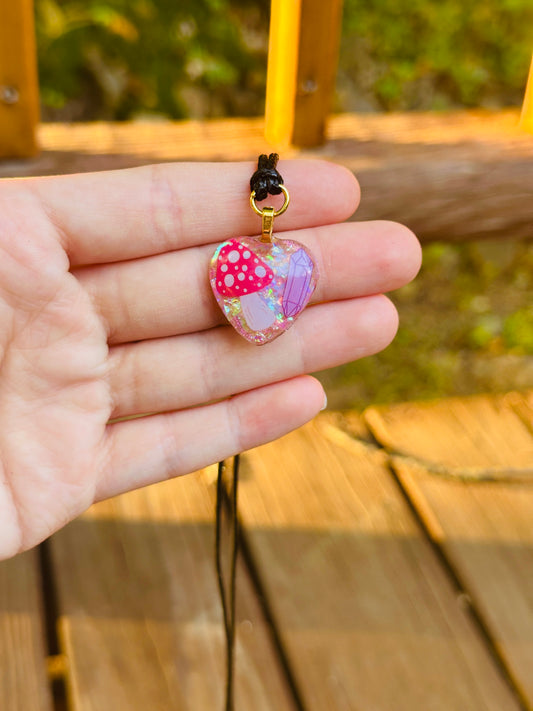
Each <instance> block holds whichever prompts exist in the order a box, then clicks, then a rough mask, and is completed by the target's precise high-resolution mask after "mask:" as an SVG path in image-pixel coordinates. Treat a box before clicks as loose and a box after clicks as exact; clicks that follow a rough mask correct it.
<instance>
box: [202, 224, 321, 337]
mask: <svg viewBox="0 0 533 711" xmlns="http://www.w3.org/2000/svg"><path fill="white" fill-rule="evenodd" d="M209 280H210V282H211V288H212V289H213V293H214V295H215V298H216V300H217V302H218V304H219V306H220V308H221V309H222V311H223V313H224V315H225V316H226V318H227V319H228V321H229V322H230V323H231V325H232V326H233V328H235V330H236V331H237V332H238V333H240V334H241V336H243V337H244V338H246V339H247V340H248V341H250V342H251V343H256V344H258V345H262V344H264V343H268V342H270V341H273V340H274V339H275V338H277V337H278V336H279V335H281V334H282V333H283V332H284V331H286V330H287V329H288V328H290V327H291V326H292V324H293V323H294V321H295V320H296V319H297V318H298V316H299V315H300V314H301V312H302V311H303V309H304V308H305V306H306V305H307V303H308V301H309V299H310V298H311V295H312V293H313V291H314V290H315V287H316V283H317V280H318V271H317V267H316V264H315V262H314V260H313V258H312V257H311V255H310V254H309V252H308V251H307V249H306V248H305V247H304V246H303V245H302V244H300V243H299V242H296V241H294V240H289V239H277V238H276V237H272V238H271V241H268V242H265V241H261V240H260V239H258V238H257V237H239V238H236V239H230V240H227V241H226V242H223V243H222V244H219V245H218V247H217V249H216V251H215V253H214V255H213V257H212V259H211V263H210V267H209Z"/></svg>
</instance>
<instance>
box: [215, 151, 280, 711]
mask: <svg viewBox="0 0 533 711" xmlns="http://www.w3.org/2000/svg"><path fill="white" fill-rule="evenodd" d="M278 160H279V155H278V154H277V153H271V154H270V155H268V156H267V155H265V154H262V155H260V156H259V159H258V161H257V170H256V171H255V173H254V174H253V175H252V177H251V178H250V188H251V190H252V192H255V198H256V200H258V201H261V200H264V199H265V198H266V197H267V195H269V194H270V195H279V194H280V193H281V188H280V187H279V186H280V185H282V184H283V178H282V177H281V175H280V174H279V173H278V171H277V170H276V166H277V164H278ZM225 467H226V464H225V462H219V464H218V477H217V498H216V514H215V559H216V569H217V580H218V589H219V592H220V601H221V603H222V614H223V618H224V632H225V636H226V705H225V711H233V706H234V667H235V661H234V658H235V610H236V589H235V582H236V575H237V553H238V549H239V523H238V519H237V488H238V484H239V455H237V456H236V457H234V458H233V470H232V489H231V495H230V496H228V493H227V492H226V491H225V489H224V471H225ZM224 501H227V502H228V504H229V522H230V533H229V535H230V537H231V540H230V570H229V582H228V584H227V585H226V583H225V581H224V573H223V570H222V509H223V506H224Z"/></svg>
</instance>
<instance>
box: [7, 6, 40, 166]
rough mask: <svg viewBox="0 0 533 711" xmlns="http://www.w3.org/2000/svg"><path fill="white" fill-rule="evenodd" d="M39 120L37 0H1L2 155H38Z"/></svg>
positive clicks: (12, 156) (9, 156)
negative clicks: (36, 33) (35, 13)
mask: <svg viewBox="0 0 533 711" xmlns="http://www.w3.org/2000/svg"><path fill="white" fill-rule="evenodd" d="M38 121H39V91H38V80H37V60H36V47H35V28H34V20H33V0H0V158H6V157H8V158H15V157H26V156H31V155H34V154H35V153H36V152H37V142H36V128H37V123H38Z"/></svg>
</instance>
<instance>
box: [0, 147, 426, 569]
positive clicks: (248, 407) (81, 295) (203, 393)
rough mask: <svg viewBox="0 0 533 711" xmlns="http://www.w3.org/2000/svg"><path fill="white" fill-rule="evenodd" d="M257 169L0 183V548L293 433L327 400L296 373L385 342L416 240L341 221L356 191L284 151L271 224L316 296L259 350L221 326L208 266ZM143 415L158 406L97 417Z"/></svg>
mask: <svg viewBox="0 0 533 711" xmlns="http://www.w3.org/2000/svg"><path fill="white" fill-rule="evenodd" d="M251 172H253V166H252V165H251V164H247V163H241V164H237V163H235V164H199V163H197V164H174V165H159V166H151V167H145V168H137V169H133V170H124V171H116V172H108V173H100V174H97V173H96V174H87V175H79V176H64V177H57V178H35V179H30V180H13V181H11V180H7V181H2V182H1V183H0V250H1V252H2V256H1V259H0V314H1V316H0V318H1V323H2V333H1V335H0V364H1V367H0V467H1V468H0V482H1V487H0V557H2V558H6V557H9V556H11V555H14V554H15V553H17V552H19V551H22V550H25V549H27V548H30V547H31V546H34V545H35V544H37V543H39V542H40V541H42V540H43V539H44V538H46V537H47V536H48V535H50V534H51V533H52V532H53V531H55V530H57V529H58V528H60V527H61V526H62V525H64V524H65V523H67V522H68V521H69V520H71V519H72V518H74V517H75V516H77V515H78V514H79V513H81V512H82V511H84V510H85V509H86V508H87V507H88V506H89V505H90V504H91V503H93V502H94V501H96V500H99V499H103V498H106V497H109V496H112V495H114V494H117V493H120V492H123V491H126V490H129V489H134V488H136V487H140V486H144V485H146V484H150V483H152V482H155V481H159V480H162V479H166V478H168V477H172V476H176V475H179V474H184V473H187V472H191V471H194V470H196V469H198V468H201V467H203V466H205V465H207V464H209V463H212V462H216V461H218V460H220V459H223V458H225V457H228V456H230V455H232V454H235V453H237V452H240V451H243V450H246V449H249V448H251V447H254V446H256V445H259V444H262V443H264V442H267V441H269V440H272V439H275V438H276V437H279V436H281V435H283V434H285V433H287V432H288V431H290V430H292V429H294V428H296V427H298V426H300V425H301V424H303V423H304V422H306V421H308V420H310V419H311V418H312V417H313V416H314V415H315V414H316V413H317V412H318V411H319V410H320V409H321V407H322V405H323V401H324V393H323V390H322V386H321V385H320V383H319V382H318V381H317V380H315V379H314V378H311V377H309V376H306V375H303V374H304V373H308V372H313V371H316V370H320V369H324V368H328V367H332V366H335V365H338V364H340V363H345V362H348V361H351V360H354V359H356V358H361V357H363V356H366V355H369V354H371V353H375V352H377V351H379V350H380V349H382V348H384V347H385V346H386V345H387V344H388V343H389V342H390V340H391V339H392V338H393V336H394V334H395V331H396V327H397V316H396V311H395V309H394V307H393V306H392V304H391V303H390V302H389V300H388V299H387V298H386V297H384V296H381V295H379V294H381V293H382V292H385V291H389V290H392V289H395V288H397V287H399V286H401V285H402V284H404V283H406V282H407V281H409V280H410V279H411V278H412V277H413V276H414V275H415V274H416V272H417V270H418V268H419V264H420V249H419V246H418V243H417V241H416V239H415V238H414V236H413V235H412V234H411V233H410V232H409V230H407V229H406V228H404V227H402V226H400V225H397V224H394V223H389V222H369V223H347V224H335V223H337V222H339V221H341V220H344V219H346V218H347V217H349V215H350V214H351V213H352V212H353V210H354V209H355V207H356V204H357V202H358V199H359V191H358V187H357V184H356V182H355V180H354V178H353V176H351V174H349V173H348V172H347V171H346V170H344V169H343V168H340V167H338V166H335V165H332V164H328V163H322V162H313V163H310V162H302V161H285V162H284V165H283V175H284V177H285V182H286V185H287V186H288V187H289V190H290V192H291V208H290V210H289V211H288V212H287V213H286V214H285V215H284V216H283V217H280V218H278V220H277V221H276V224H275V231H276V233H277V234H278V236H281V237H287V238H290V239H297V240H298V241H300V242H302V243H304V244H305V245H307V246H308V247H309V248H310V250H311V252H312V253H313V254H314V256H315V257H316V260H317V263H318V268H319V274H320V280H319V284H318V287H317V290H316V292H315V294H314V295H313V299H312V302H313V303H312V304H311V305H309V306H308V308H307V309H306V311H305V312H304V313H303V314H302V316H301V317H300V318H299V320H298V321H297V323H296V324H295V325H294V327H293V328H292V329H291V330H290V331H288V332H287V333H285V334H284V335H282V336H281V337H280V338H279V339H277V340H276V341H274V342H272V343H270V344H267V345H265V346H261V347H257V346H255V345H251V344H249V343H247V342H246V341H245V340H244V339H242V338H241V337H240V336H239V335H238V334H237V333H235V331H234V330H233V329H232V328H231V327H230V326H228V325H227V323H226V321H225V319H224V317H223V315H222V313H221V311H220V309H219V308H218V306H217V304H216V302H215V299H214V297H213V294H212V293H211V289H210V286H209V281H208V275H207V270H208V263H209V259H210V257H211V255H212V253H213V251H214V249H215V247H216V245H217V244H219V243H220V242H222V241H224V240H226V239H228V238H229V237H232V236H240V235H244V234H257V233H258V232H259V231H260V221H259V219H258V218H257V216H256V215H254V214H253V212H252V211H251V210H250V208H249V206H248V193H247V181H248V178H249V175H250V174H251ZM282 230H283V231H284V234H281V231H282ZM144 413H159V414H151V415H150V416H147V417H143V418H137V419H128V420H126V421H122V422H112V423H111V424H109V420H110V419H112V418H121V417H125V416H130V415H139V414H144ZM161 413H162V414H161Z"/></svg>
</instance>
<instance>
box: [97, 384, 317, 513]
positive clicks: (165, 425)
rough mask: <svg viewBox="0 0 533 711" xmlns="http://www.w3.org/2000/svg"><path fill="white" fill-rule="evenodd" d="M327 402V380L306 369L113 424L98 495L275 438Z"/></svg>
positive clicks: (149, 481)
mask: <svg viewBox="0 0 533 711" xmlns="http://www.w3.org/2000/svg"><path fill="white" fill-rule="evenodd" d="M323 405H324V390H323V389H322V385H321V384H320V383H319V382H318V381H317V380H316V379H315V378H312V377H310V376H307V375H306V376H301V377H298V378H293V379H291V380H285V381H283V382H280V383H275V384H273V385H267V386H265V387H262V388H257V389H255V390H250V391H248V392H245V393H242V394H239V395H236V396H235V397H233V398H230V399H229V400H224V401H222V402H217V403H215V404H211V405H205V406H203V407H197V408H194V409H191V410H182V411H179V412H172V413H164V414H159V415H151V416H150V417H143V418H139V419H134V420H127V421H126V422H117V423H115V424H111V425H109V426H108V431H107V435H106V436H107V441H106V443H105V446H106V466H105V468H104V473H103V476H102V478H101V479H100V481H99V482H98V484H97V488H96V494H95V500H96V501H98V500H101V499H106V498H108V497H110V496H115V495H116V494H120V493H122V492H124V491H130V490H131V489H137V488H139V487H141V486H146V485H148V484H153V483H154V482H157V481H162V480H164V479H169V478H171V477H175V476H179V475H180V474H187V473H189V472H193V471H196V470H197V469H201V468H202V467H205V466H207V465H209V464H213V463H214V462H217V461H220V460H222V459H225V458H227V457H230V456H232V455H234V454H237V453H239V452H242V451H244V450H246V449H251V448H252V447H257V446H259V445H261V444H265V443H266V442H270V441H272V440H274V439H276V438H277V437H281V436H282V435H284V434H287V433H288V432H290V431H291V430H294V429H296V428H297V427H300V426H301V425H303V424H305V423H306V422H308V421H309V420H311V419H312V418H313V417H314V416H315V415H316V414H317V413H318V412H319V410H320V409H321V408H322V407H323Z"/></svg>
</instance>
